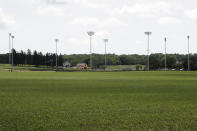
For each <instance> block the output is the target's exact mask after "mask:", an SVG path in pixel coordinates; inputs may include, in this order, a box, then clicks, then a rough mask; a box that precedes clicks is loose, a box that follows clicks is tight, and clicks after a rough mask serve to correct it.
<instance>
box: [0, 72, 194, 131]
mask: <svg viewBox="0 0 197 131" xmlns="http://www.w3.org/2000/svg"><path fill="white" fill-rule="evenodd" d="M0 130H1V131H6V130H7V131H12V130H14V131H63V130H74V131H78V130H79V131H80V130H81V131H89V130H91V131H94V130H95V131H101V130H106V131H116V130H118V131H119V130H134V131H135V130H165V131H166V130H173V131H174V130H197V72H115V73H113V72H111V73H110V72H108V73H104V72H72V73H67V72H64V73H56V72H13V73H11V72H10V73H9V72H0Z"/></svg>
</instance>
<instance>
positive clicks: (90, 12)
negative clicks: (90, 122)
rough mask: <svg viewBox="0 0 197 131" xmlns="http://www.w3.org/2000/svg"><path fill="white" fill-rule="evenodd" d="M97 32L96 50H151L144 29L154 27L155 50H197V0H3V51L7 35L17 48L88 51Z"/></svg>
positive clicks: (0, 35) (0, 20)
mask: <svg viewBox="0 0 197 131" xmlns="http://www.w3.org/2000/svg"><path fill="white" fill-rule="evenodd" d="M89 30H93V31H95V32H96V34H95V36H94V38H93V39H94V41H93V52H94V53H103V52H104V43H103V39H104V38H109V43H108V52H110V53H116V54H146V50H147V49H146V48H147V42H146V36H145V35H144V32H145V31H152V32H153V34H152V35H151V42H150V48H151V50H150V52H151V53H158V52H161V53H163V52H164V40H163V39H164V37H165V36H166V37H167V38H168V44H167V45H168V47H167V51H168V53H187V39H186V36H187V35H191V46H190V47H191V52H192V53H197V37H196V36H197V1H196V0H0V53H5V52H8V33H9V32H12V33H13V34H14V35H15V36H16V39H15V41H14V47H15V49H16V50H18V51H19V50H27V49H31V50H38V51H42V52H55V43H54V39H55V38H59V39H60V42H59V45H58V49H59V52H61V53H62V54H74V53H76V54H79V53H89V38H88V35H87V33H86V32H87V31H89Z"/></svg>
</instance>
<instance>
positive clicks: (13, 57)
mask: <svg viewBox="0 0 197 131" xmlns="http://www.w3.org/2000/svg"><path fill="white" fill-rule="evenodd" d="M11 38H12V70H13V66H14V38H15V36H13V35H11Z"/></svg>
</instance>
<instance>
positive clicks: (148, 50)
mask: <svg viewBox="0 0 197 131" xmlns="http://www.w3.org/2000/svg"><path fill="white" fill-rule="evenodd" d="M151 34H152V32H145V35H147V38H148V39H147V42H148V43H147V44H148V46H147V57H148V60H147V68H148V71H149V70H150V63H149V52H150V49H149V48H150V47H149V44H150V35H151Z"/></svg>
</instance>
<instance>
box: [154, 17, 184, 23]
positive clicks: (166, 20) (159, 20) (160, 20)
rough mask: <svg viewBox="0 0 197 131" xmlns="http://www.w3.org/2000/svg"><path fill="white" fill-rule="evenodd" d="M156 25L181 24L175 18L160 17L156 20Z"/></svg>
mask: <svg viewBox="0 0 197 131" xmlns="http://www.w3.org/2000/svg"><path fill="white" fill-rule="evenodd" d="M157 22H158V24H181V23H182V21H181V20H180V19H178V18H175V17H161V18H159V19H158V21H157Z"/></svg>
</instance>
